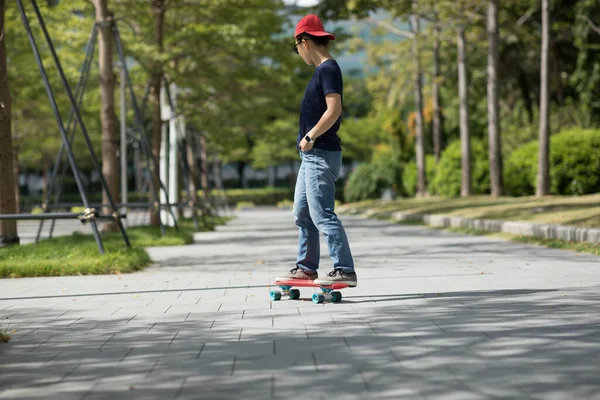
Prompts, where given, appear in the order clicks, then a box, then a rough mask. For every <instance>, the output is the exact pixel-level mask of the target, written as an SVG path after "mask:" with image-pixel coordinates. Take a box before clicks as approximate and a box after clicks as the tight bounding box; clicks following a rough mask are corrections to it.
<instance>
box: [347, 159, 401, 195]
mask: <svg viewBox="0 0 600 400" xmlns="http://www.w3.org/2000/svg"><path fill="white" fill-rule="evenodd" d="M385 189H392V190H393V192H394V194H395V195H397V196H399V195H402V194H403V185H402V167H401V164H400V161H399V159H398V157H397V154H395V153H393V152H389V151H386V152H382V154H379V155H378V156H377V155H376V157H375V158H374V160H373V161H372V162H370V163H367V164H362V165H360V166H358V167H357V168H356V169H355V170H354V171H352V173H351V174H350V178H349V179H348V181H347V182H346V186H345V188H344V200H345V201H346V202H357V201H363V200H368V199H376V198H379V197H381V195H382V193H383V191H384V190H385Z"/></svg>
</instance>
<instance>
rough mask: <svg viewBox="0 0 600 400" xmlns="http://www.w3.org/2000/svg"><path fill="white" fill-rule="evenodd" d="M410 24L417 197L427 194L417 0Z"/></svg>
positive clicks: (414, 1)
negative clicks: (411, 33) (412, 36)
mask: <svg viewBox="0 0 600 400" xmlns="http://www.w3.org/2000/svg"><path fill="white" fill-rule="evenodd" d="M410 25H411V29H412V32H413V35H414V38H413V42H412V52H413V53H412V56H413V65H414V68H415V71H414V73H415V86H414V91H415V128H416V131H415V154H416V160H417V197H424V196H426V195H427V180H426V176H425V168H426V167H425V143H424V140H423V70H422V67H421V60H420V57H421V52H420V49H419V41H420V34H421V27H420V17H419V15H418V3H417V0H413V1H412V14H411V15H410Z"/></svg>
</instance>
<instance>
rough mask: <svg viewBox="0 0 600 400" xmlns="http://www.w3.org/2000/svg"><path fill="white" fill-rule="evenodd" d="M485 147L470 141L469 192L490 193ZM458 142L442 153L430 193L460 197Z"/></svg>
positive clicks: (481, 143)
mask: <svg viewBox="0 0 600 400" xmlns="http://www.w3.org/2000/svg"><path fill="white" fill-rule="evenodd" d="M489 169H490V167H489V161H488V150H487V145H486V144H485V142H484V141H482V140H480V139H471V192H472V194H487V193H489V192H490V174H489ZM461 171H462V166H461V149H460V141H459V140H457V141H454V142H452V143H450V144H449V145H448V147H447V148H446V149H445V150H444V152H443V153H442V156H441V158H440V162H439V164H438V166H437V168H436V173H435V178H434V179H433V182H432V185H431V189H432V192H434V193H435V194H438V195H440V196H447V197H456V196H460V189H461Z"/></svg>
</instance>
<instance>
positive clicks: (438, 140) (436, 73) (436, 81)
mask: <svg viewBox="0 0 600 400" xmlns="http://www.w3.org/2000/svg"><path fill="white" fill-rule="evenodd" d="M434 23H435V38H434V42H433V88H432V96H433V155H434V156H435V162H436V163H437V162H439V161H440V156H441V154H442V146H443V144H442V110H441V108H440V78H441V77H440V36H441V32H440V25H439V22H438V17H437V13H436V14H435V21H434Z"/></svg>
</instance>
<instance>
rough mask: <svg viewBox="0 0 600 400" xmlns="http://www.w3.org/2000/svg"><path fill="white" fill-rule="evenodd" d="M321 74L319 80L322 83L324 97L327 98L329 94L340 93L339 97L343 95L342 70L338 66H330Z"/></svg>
mask: <svg viewBox="0 0 600 400" xmlns="http://www.w3.org/2000/svg"><path fill="white" fill-rule="evenodd" d="M320 72H321V73H320V74H319V80H320V82H321V88H322V90H323V96H327V95H328V94H329V93H338V94H339V95H342V90H343V82H342V71H340V68H339V67H338V66H337V65H328V66H326V67H325V68H323V69H322V70H321V71H320Z"/></svg>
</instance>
